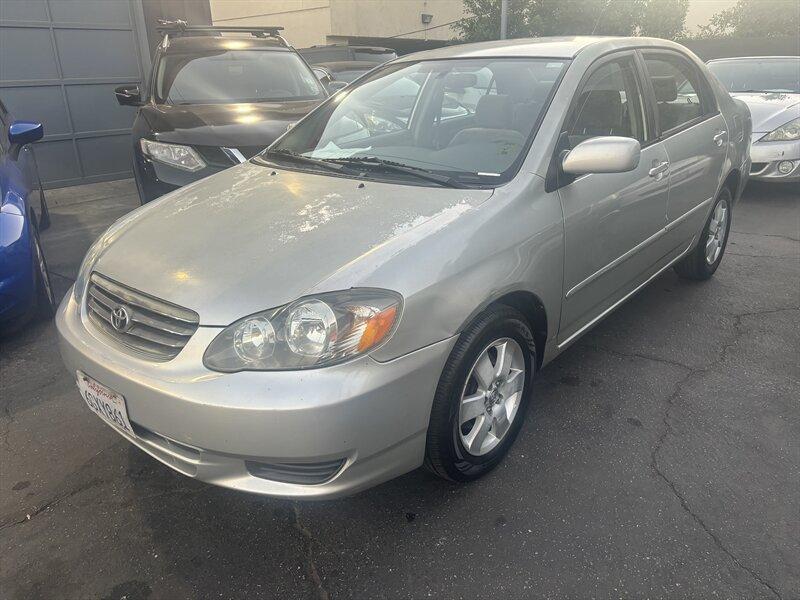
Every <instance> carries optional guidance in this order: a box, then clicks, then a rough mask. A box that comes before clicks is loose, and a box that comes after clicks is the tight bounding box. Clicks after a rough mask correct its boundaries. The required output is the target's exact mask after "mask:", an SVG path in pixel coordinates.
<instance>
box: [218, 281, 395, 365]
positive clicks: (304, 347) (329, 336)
mask: <svg viewBox="0 0 800 600" xmlns="http://www.w3.org/2000/svg"><path fill="white" fill-rule="evenodd" d="M401 308H402V298H401V296H400V295H399V294H397V293H395V292H390V291H388V290H379V289H372V288H361V289H359V288H354V289H350V290H346V291H341V292H330V293H325V294H319V295H315V296H308V297H306V298H301V299H299V300H297V301H295V302H292V303H291V304H287V305H286V306H283V307H281V308H276V309H274V310H269V311H265V312H262V313H257V314H254V315H251V316H249V317H245V318H244V319H241V320H239V321H237V322H236V323H234V324H233V325H230V326H229V327H226V328H225V329H224V330H223V331H222V333H220V334H219V335H218V336H217V337H215V338H214V340H213V341H212V342H211V344H209V346H208V348H207V349H206V352H205V354H204V356H203V364H205V366H206V367H208V368H209V369H212V370H214V371H222V372H225V373H232V372H236V371H284V370H293V369H311V368H316V367H323V366H328V365H332V364H336V363H339V362H342V361H345V360H348V359H351V358H353V357H355V356H359V355H361V354H365V353H366V352H370V351H371V350H374V349H375V348H377V347H378V346H379V345H381V344H382V343H383V342H385V341H386V340H388V339H389V337H390V336H391V334H392V332H394V330H395V328H396V326H397V322H398V321H399V319H400V312H401Z"/></svg>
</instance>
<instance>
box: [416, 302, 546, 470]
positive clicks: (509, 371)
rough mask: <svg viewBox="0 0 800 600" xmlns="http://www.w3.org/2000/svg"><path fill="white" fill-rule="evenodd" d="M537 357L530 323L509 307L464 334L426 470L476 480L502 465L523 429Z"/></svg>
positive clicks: (491, 312) (448, 372)
mask: <svg viewBox="0 0 800 600" xmlns="http://www.w3.org/2000/svg"><path fill="white" fill-rule="evenodd" d="M535 356H536V348H535V346H534V342H533V335H532V334H531V330H530V327H529V326H528V324H527V321H526V320H525V318H524V317H523V316H522V315H521V314H520V313H519V312H518V311H517V310H515V309H513V308H510V307H507V306H495V307H492V308H490V309H488V310H487V311H486V312H484V313H483V314H482V315H481V316H480V317H478V318H477V319H476V320H475V321H474V322H473V323H472V324H471V325H470V326H469V327H468V328H467V329H466V330H465V331H464V332H463V333H462V334H461V336H460V337H459V339H458V342H456V345H455V347H454V348H453V351H452V352H451V354H450V357H449V358H448V360H447V364H446V365H445V368H444V370H443V372H442V376H441V379H440V380H439V386H438V387H437V390H436V396H435V397H434V401H433V408H432V410H431V420H430V424H429V427H428V439H427V447H426V455H425V466H426V468H428V469H429V470H431V471H432V472H433V473H435V474H436V475H439V476H440V477H443V478H445V479H450V480H453V481H471V480H473V479H477V478H478V477H480V476H482V475H484V474H485V473H487V472H488V471H490V470H491V469H493V468H494V467H495V466H497V464H498V463H499V462H500V461H501V460H502V458H503V456H505V454H506V452H508V449H509V448H510V447H511V445H512V444H513V442H514V439H515V438H516V436H517V434H518V433H519V429H520V427H521V426H522V420H523V415H524V414H525V409H526V408H527V405H528V402H529V397H530V387H531V381H532V376H533V370H534V368H535V365H536V360H535Z"/></svg>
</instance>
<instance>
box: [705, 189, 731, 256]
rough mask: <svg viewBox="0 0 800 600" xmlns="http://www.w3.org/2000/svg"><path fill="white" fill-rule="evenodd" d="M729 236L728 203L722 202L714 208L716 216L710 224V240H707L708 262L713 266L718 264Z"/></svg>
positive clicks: (713, 216)
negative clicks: (726, 238) (726, 237)
mask: <svg viewBox="0 0 800 600" xmlns="http://www.w3.org/2000/svg"><path fill="white" fill-rule="evenodd" d="M727 234H728V201H727V200H720V202H719V203H717V205H716V206H715V207H714V214H713V215H712V216H711V221H710V222H709V224H708V238H707V239H706V262H707V263H708V264H709V265H713V264H714V263H715V262H717V259H718V258H719V255H720V254H722V248H723V246H724V245H725V236H726V235H727Z"/></svg>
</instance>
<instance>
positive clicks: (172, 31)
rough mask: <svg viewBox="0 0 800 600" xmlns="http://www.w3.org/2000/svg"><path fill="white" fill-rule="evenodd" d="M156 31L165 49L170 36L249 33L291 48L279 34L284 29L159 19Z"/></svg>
mask: <svg viewBox="0 0 800 600" xmlns="http://www.w3.org/2000/svg"><path fill="white" fill-rule="evenodd" d="M156 31H158V32H159V33H162V34H164V40H163V41H162V44H163V46H164V48H166V47H167V46H168V45H169V36H170V35H172V36H175V37H182V36H190V35H203V34H209V33H249V34H250V35H252V36H253V37H257V38H261V39H264V38H273V39H275V40H278V41H279V42H280V43H281V44H282V45H284V46H286V47H287V48H291V46H290V45H289V42H287V41H286V40H285V39H284V38H283V36H282V35H280V33H279V32H281V31H283V27H238V26H227V25H189V24H188V23H187V22H186V21H184V20H182V19H176V20H174V21H170V20H166V19H159V20H158V24H157V25H156Z"/></svg>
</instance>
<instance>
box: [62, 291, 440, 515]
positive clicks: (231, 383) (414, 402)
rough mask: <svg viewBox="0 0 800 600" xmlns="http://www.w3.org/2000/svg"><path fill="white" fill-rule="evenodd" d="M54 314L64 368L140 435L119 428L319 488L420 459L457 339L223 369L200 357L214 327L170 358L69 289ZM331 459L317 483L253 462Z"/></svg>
mask: <svg viewBox="0 0 800 600" xmlns="http://www.w3.org/2000/svg"><path fill="white" fill-rule="evenodd" d="M56 325H57V327H58V332H59V344H60V350H61V354H62V357H63V359H64V363H65V364H66V366H67V368H68V369H69V370H70V371H71V372H72V373H75V372H76V371H77V370H80V371H83V372H84V373H86V374H87V375H89V376H90V377H92V378H93V379H96V380H97V381H99V382H100V383H102V384H103V385H105V386H108V387H109V388H111V389H113V390H114V391H116V392H118V393H119V394H122V395H123V396H124V398H125V401H126V405H127V410H128V415H129V418H130V420H131V422H132V424H133V425H134V429H135V431H136V433H137V435H136V436H131V435H126V434H122V433H121V435H124V437H126V438H127V439H128V440H129V441H130V442H132V443H134V444H135V445H137V446H138V447H139V448H141V449H142V450H144V451H145V452H147V453H148V454H150V455H152V456H153V457H155V458H156V459H158V460H160V461H161V462H163V463H164V464H166V465H168V466H170V467H172V468H173V469H175V470H177V471H179V472H181V473H183V474H185V475H188V476H191V477H195V478H197V479H200V480H202V481H205V482H208V483H212V484H215V485H220V486H223V487H227V488H232V489H236V490H242V491H247V492H253V493H257V494H264V495H270V496H280V497H295V498H317V499H322V498H332V497H338V496H343V495H347V494H351V493H354V492H357V491H359V490H362V489H365V488H367V487H371V486H373V485H376V484H378V483H380V482H382V481H386V480H388V479H391V478H393V477H396V476H398V475H401V474H403V473H406V472H408V471H411V470H413V469H415V468H417V467H418V466H420V465H421V464H422V461H423V457H424V452H425V435H426V431H427V427H428V419H429V416H430V409H431V403H432V401H433V396H434V392H435V390H436V385H437V383H438V380H439V375H440V374H441V371H442V368H443V367H444V363H445V361H446V360H447V356H448V355H449V353H450V350H451V348H452V346H453V344H454V343H455V338H450V339H448V340H444V341H442V342H439V343H436V344H433V345H431V346H428V347H426V348H423V349H420V350H418V351H416V352H412V353H411V354H408V355H406V356H403V357H400V358H398V359H395V360H392V361H389V362H385V363H380V362H377V361H376V360H374V359H372V358H370V357H361V358H359V359H356V360H354V361H352V362H348V363H345V364H341V365H335V366H332V367H327V368H322V369H314V370H308V371H283V372H242V373H232V374H223V373H217V372H214V371H210V370H208V369H206V368H205V367H204V366H203V364H202V356H203V352H204V351H205V349H206V347H207V346H208V344H209V343H210V342H211V340H212V339H213V338H214V337H215V336H216V335H217V334H218V333H219V331H220V329H219V328H216V327H200V328H199V329H198V330H197V332H196V333H195V334H194V336H193V337H192V338H191V339H190V340H189V342H188V344H187V345H186V347H184V348H183V350H182V351H181V353H180V354H179V355H178V356H177V357H176V358H174V359H173V360H171V361H168V362H163V363H155V362H151V361H148V360H145V359H141V358H138V357H136V356H133V355H131V354H129V353H126V351H124V350H123V349H121V348H120V347H117V346H116V345H115V344H114V342H113V341H112V340H109V339H107V338H106V337H104V336H103V334H102V333H100V332H98V331H96V330H95V329H94V327H93V326H92V325H91V323H89V322H87V321H86V316H85V314H81V311H80V310H79V307H78V305H77V304H76V302H75V301H74V299H73V297H72V293H71V291H70V293H68V294H67V297H66V298H65V300H64V301H63V302H62V304H61V307H60V308H59V310H58V314H57V317H56ZM87 410H88V409H87ZM338 460H342V461H343V466H341V468H339V470H338V471H337V472H336V473H335V474H334V475H333V477H332V478H331V479H329V480H327V481H325V482H324V483H318V484H298V483H287V482H285V481H275V480H271V479H269V478H265V476H264V473H268V472H269V469H267V470H266V471H265V470H263V469H262V470H259V469H257V468H253V464H254V463H257V464H268V465H273V464H280V465H294V464H300V465H308V464H309V463H313V464H315V465H316V464H323V463H330V462H331V461H338ZM256 472H258V473H260V476H259V475H254V473H256Z"/></svg>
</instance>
